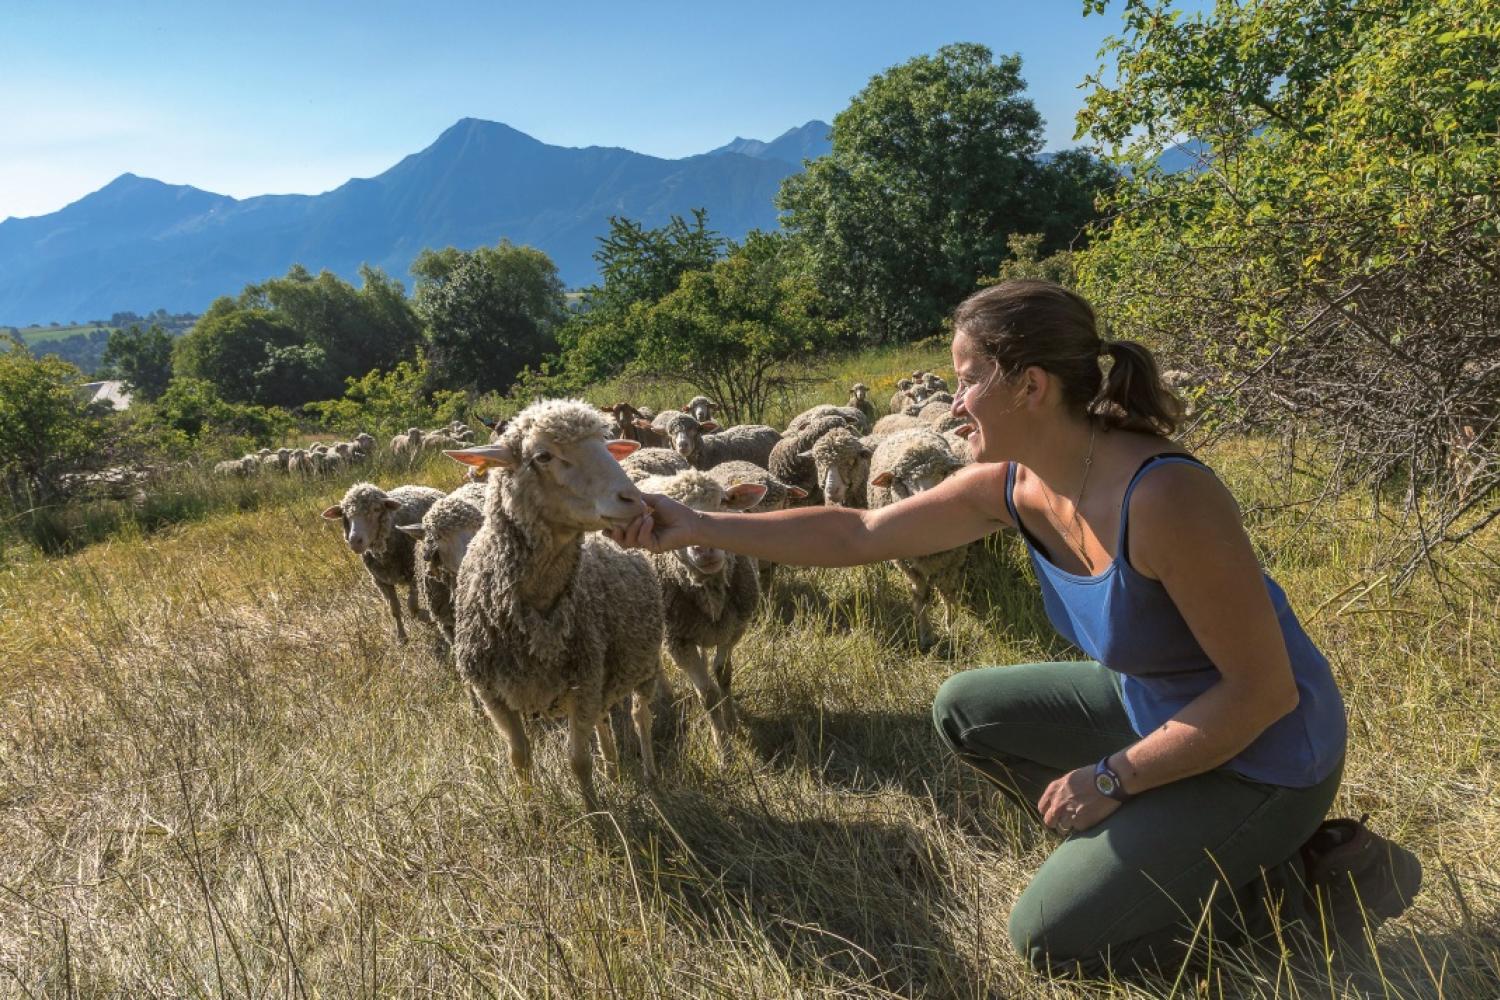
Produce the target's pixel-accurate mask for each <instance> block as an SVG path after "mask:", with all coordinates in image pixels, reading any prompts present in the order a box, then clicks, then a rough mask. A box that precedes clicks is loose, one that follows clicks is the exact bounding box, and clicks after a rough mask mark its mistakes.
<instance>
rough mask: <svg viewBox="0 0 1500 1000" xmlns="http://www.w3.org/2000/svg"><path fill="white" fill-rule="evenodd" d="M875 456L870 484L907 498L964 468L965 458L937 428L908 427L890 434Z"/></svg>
mask: <svg viewBox="0 0 1500 1000" xmlns="http://www.w3.org/2000/svg"><path fill="white" fill-rule="evenodd" d="M878 451H879V452H880V453H879V454H877V455H876V456H875V458H874V459H873V460H872V463H871V468H870V484H871V485H872V486H880V487H884V488H885V489H888V490H890V491H891V495H892V496H893V497H895V498H896V499H897V500H904V499H906V498H907V497H910V496H916V495H917V494H918V493H924V492H926V491H927V490H930V489H932V488H933V487H934V486H936V485H937V484H938V483H941V482H942V481H943V480H944V479H947V478H948V477H949V476H951V475H953V473H955V472H957V471H958V470H959V469H961V468H963V466H964V461H963V459H961V458H959V457H958V456H957V455H955V454H953V450H952V449H951V448H949V447H948V442H947V441H945V440H943V438H942V436H941V435H939V434H937V433H936V432H934V431H927V430H918V431H907V432H904V433H902V434H900V435H892V436H891V437H889V438H887V439H886V441H885V443H884V445H882V447H881V448H880V449H878Z"/></svg>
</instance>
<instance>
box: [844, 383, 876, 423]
mask: <svg viewBox="0 0 1500 1000" xmlns="http://www.w3.org/2000/svg"><path fill="white" fill-rule="evenodd" d="M845 405H846V406H850V407H853V408H854V409H856V410H858V411H859V413H860V416H862V417H863V418H864V420H863V421H861V423H862V425H863V426H862V428H861V429H862V430H864V431H865V432H868V431H869V430H870V428H871V427H874V426H875V404H874V403H872V402H870V387H869V386H867V385H865V384H864V383H863V382H856V383H854V384H853V385H851V386H850V387H849V402H848V403H846V404H845Z"/></svg>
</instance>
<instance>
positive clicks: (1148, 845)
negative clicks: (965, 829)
mask: <svg viewBox="0 0 1500 1000" xmlns="http://www.w3.org/2000/svg"><path fill="white" fill-rule="evenodd" d="M953 325H954V331H955V333H954V337H953V366H954V370H955V373H956V374H957V376H958V387H957V392H956V395H955V399H954V401H953V412H954V414H955V415H958V416H960V417H964V418H966V419H967V420H968V421H969V423H970V425H971V426H972V428H973V430H972V433H971V436H970V437H969V439H968V440H969V443H970V446H971V448H972V450H973V453H974V457H975V461H974V463H973V464H972V465H970V466H968V467H967V468H965V469H963V470H962V471H961V472H959V473H957V474H955V475H953V476H952V477H950V478H948V479H947V480H945V481H944V482H942V483H941V484H940V485H938V486H936V487H935V488H933V489H931V490H929V491H926V492H924V493H921V494H918V495H916V496H913V497H911V498H909V499H906V500H904V501H902V502H900V503H897V504H895V505H893V506H890V507H885V508H882V509H880V510H872V511H860V510H846V509H839V508H816V509H803V510H790V511H785V512H781V513H777V514H771V515H764V514H762V515H753V516H743V515H732V514H726V515H707V514H701V513H695V512H693V511H690V510H688V509H686V508H684V507H681V506H679V505H677V504H674V503H672V502H671V501H670V500H667V499H666V498H663V497H648V498H647V502H648V504H650V506H651V511H650V512H649V513H648V514H646V515H645V516H643V517H642V518H640V519H638V520H637V521H636V522H635V523H634V524H632V525H631V526H630V527H629V528H627V529H626V530H624V531H621V532H617V533H616V535H615V537H616V540H617V541H620V542H621V543H622V544H626V545H633V546H640V547H643V548H648V549H651V550H653V551H661V550H665V549H672V548H677V547H680V546H683V545H709V546H716V547H721V548H725V549H729V550H731V551H734V552H739V553H743V554H745V555H750V556H755V557H758V558H762V559H768V560H770V561H772V562H781V563H795V564H801V565H812V566H852V565H858V564H861V563H869V562H876V561H879V560H884V559H896V558H903V557H912V556H919V555H924V554H927V553H932V552H938V551H942V550H945V549H951V548H954V547H956V546H959V545H963V544H965V543H968V542H971V541H974V540H976V539H979V538H983V537H984V536H985V535H988V534H990V533H991V532H993V531H995V530H996V529H998V528H1001V527H1009V528H1015V529H1017V530H1018V531H1019V532H1020V533H1021V536H1022V538H1024V539H1025V542H1026V546H1027V549H1028V550H1029V552H1030V555H1031V559H1032V562H1033V565H1034V567H1035V569H1036V574H1037V577H1038V580H1039V581H1040V584H1041V588H1042V594H1043V599H1044V602H1045V605H1046V609H1047V613H1048V616H1049V618H1050V619H1051V621H1052V623H1053V625H1054V626H1055V627H1056V628H1057V629H1058V631H1059V632H1061V633H1062V635H1063V636H1064V637H1065V638H1067V639H1068V640H1070V641H1071V642H1073V643H1074V644H1075V645H1077V646H1078V647H1080V648H1081V649H1082V650H1083V651H1084V652H1085V653H1086V654H1087V655H1088V656H1090V657H1091V658H1092V659H1091V660H1088V661H1081V662H1066V663H1036V664H1024V665H1019V666H1008V667H991V668H985V669H979V670H970V671H967V672H965V673H961V674H959V675H957V676H955V677H952V678H950V679H949V680H948V681H947V682H946V683H945V684H944V685H943V686H942V688H941V689H940V690H939V691H938V694H937V698H936V701H935V703H934V705H933V717H934V721H935V722H936V724H937V729H938V733H939V735H940V737H941V738H942V739H943V740H944V742H945V743H947V745H948V746H949V747H950V748H951V749H952V751H953V752H954V754H955V755H957V756H958V758H959V759H960V760H963V761H964V762H965V763H968V764H970V765H972V766H973V767H975V768H977V769H978V770H979V771H980V772H981V773H983V774H984V775H985V776H987V777H988V778H990V779H991V780H993V781H994V782H995V783H996V784H997V785H999V786H1000V787H1001V788H1002V789H1003V790H1005V791H1006V792H1007V793H1008V794H1010V795H1011V796H1012V797H1013V798H1015V799H1017V800H1018V801H1021V802H1023V803H1026V804H1027V805H1029V806H1034V809H1035V814H1036V816H1037V817H1038V818H1039V819H1040V821H1041V822H1042V823H1044V824H1045V825H1046V826H1047V827H1049V828H1050V829H1052V830H1053V831H1055V832H1057V833H1058V834H1061V835H1063V836H1064V837H1065V840H1064V842H1063V843H1062V844H1061V846H1059V847H1058V848H1057V849H1056V850H1055V851H1054V852H1053V854H1052V856H1051V857H1050V858H1049V859H1048V860H1047V862H1046V863H1045V864H1044V865H1043V866H1042V867H1041V869H1040V871H1039V872H1038V873H1037V875H1036V877H1035V878H1034V879H1033V881H1032V882H1031V884H1030V885H1029V886H1028V887H1027V889H1026V891H1025V892H1024V893H1022V895H1021V897H1020V899H1019V900H1018V901H1017V903H1016V905H1015V907H1014V909H1013V910H1012V912H1011V916H1010V932H1011V940H1012V942H1013V944H1014V945H1015V947H1016V948H1017V949H1018V950H1019V951H1020V952H1021V953H1022V954H1023V955H1026V956H1027V957H1028V958H1029V959H1030V961H1031V962H1032V963H1033V965H1035V966H1036V967H1038V968H1044V969H1046V968H1050V969H1053V970H1071V969H1079V970H1081V971H1083V972H1085V973H1099V972H1102V971H1104V970H1105V969H1106V968H1107V967H1110V966H1114V967H1115V968H1117V969H1118V968H1124V969H1128V968H1129V967H1131V966H1132V965H1135V966H1151V965H1155V964H1156V963H1158V962H1163V961H1173V960H1176V959H1178V958H1180V957H1181V955H1182V954H1183V949H1184V945H1183V942H1184V940H1185V939H1186V937H1187V936H1188V935H1189V934H1190V933H1191V932H1192V927H1193V925H1194V924H1196V923H1198V922H1199V920H1200V918H1201V917H1202V915H1203V914H1204V912H1205V906H1207V907H1208V914H1209V918H1210V919H1217V920H1219V921H1222V920H1224V919H1228V918H1232V921H1231V922H1232V923H1233V924H1234V925H1235V926H1237V927H1239V928H1240V929H1241V930H1242V931H1243V930H1249V931H1250V932H1252V933H1257V932H1260V931H1262V930H1263V929H1265V928H1267V927H1268V926H1269V925H1270V924H1271V919H1270V917H1271V914H1270V913H1269V912H1268V911H1269V909H1270V908H1271V907H1269V906H1268V904H1267V900H1271V899H1277V898H1278V897H1279V903H1280V910H1281V913H1280V914H1279V916H1280V917H1281V918H1282V919H1285V918H1286V917H1288V916H1293V917H1295V916H1300V915H1303V914H1305V913H1307V912H1308V911H1309V910H1310V909H1312V907H1311V906H1310V905H1309V904H1310V903H1311V902H1312V900H1310V899H1309V898H1308V897H1307V895H1306V892H1305V891H1304V889H1303V884H1304V882H1305V881H1307V876H1311V881H1313V882H1314V883H1323V884H1325V885H1326V886H1327V895H1326V896H1325V898H1324V901H1323V903H1324V905H1323V909H1324V910H1325V911H1327V910H1329V909H1330V908H1331V909H1332V915H1333V917H1334V918H1335V919H1338V918H1339V917H1340V914H1343V917H1344V919H1342V920H1340V921H1339V926H1338V927H1337V928H1336V929H1337V930H1341V931H1344V932H1346V933H1347V934H1348V935H1349V937H1350V939H1351V940H1355V939H1357V938H1359V937H1362V936H1363V935H1362V934H1361V933H1359V931H1361V930H1362V927H1359V928H1357V927H1355V926H1354V918H1352V917H1351V916H1350V908H1351V904H1352V906H1353V909H1352V912H1353V913H1355V914H1357V913H1358V902H1356V901H1355V899H1354V895H1355V894H1354V892H1353V891H1352V890H1354V889H1357V890H1358V901H1359V902H1362V903H1363V906H1364V909H1365V910H1367V911H1370V916H1371V917H1372V918H1374V919H1377V920H1378V919H1379V918H1381V917H1383V916H1388V915H1392V914H1394V913H1397V912H1400V910H1401V909H1403V908H1404V905H1405V902H1406V901H1407V900H1409V899H1410V897H1411V895H1412V894H1413V893H1414V892H1415V891H1416V888H1417V885H1418V884H1419V882H1420V866H1418V865H1417V862H1416V859H1415V857H1414V856H1412V855H1411V854H1410V853H1409V852H1406V851H1404V850H1401V849H1400V848H1395V847H1394V846H1393V845H1391V844H1389V842H1387V841H1383V840H1381V839H1380V838H1377V837H1375V836H1374V835H1372V834H1370V833H1369V831H1368V830H1366V829H1365V828H1364V827H1363V824H1362V823H1355V822H1353V821H1349V820H1336V821H1332V822H1331V823H1323V824H1322V825H1321V827H1320V822H1321V821H1322V820H1323V817H1324V815H1325V814H1326V813H1327V811H1328V808H1329V806H1330V805H1331V804H1332V802H1333V798H1334V793H1335V792H1336V790H1337V789H1338V784H1339V776H1340V773H1341V770H1342V766H1343V756H1344V743H1345V723H1344V709H1343V704H1342V702H1341V700H1340V698H1339V693H1338V689H1337V687H1336V686H1335V684H1334V680H1333V676H1332V673H1331V672H1330V670H1329V667H1328V662H1327V660H1326V659H1325V658H1324V657H1323V656H1322V654H1321V653H1319V652H1318V650H1317V649H1316V648H1315V647H1314V646H1313V644H1312V643H1311V641H1310V640H1309V639H1308V637H1307V635H1306V633H1304V632H1303V630H1302V628H1301V626H1300V625H1299V624H1298V622H1297V619H1296V617H1295V616H1294V615H1293V614H1292V612H1291V610H1290V609H1289V608H1288V606H1287V602H1286V597H1285V595H1284V594H1283V593H1282V591H1281V589H1280V588H1279V587H1278V586H1277V585H1276V584H1275V583H1274V582H1273V581H1272V580H1271V579H1270V578H1269V577H1267V576H1266V575H1265V574H1264V573H1263V572H1262V570H1261V569H1260V566H1259V564H1258V562H1257V560H1256V556H1255V552H1254V550H1253V549H1252V548H1251V545H1250V542H1249V539H1248V538H1247V537H1246V535H1245V531H1244V529H1243V527H1242V526H1241V523H1240V518H1239V511H1238V509H1237V507H1236V506H1235V503H1234V500H1233V498H1231V497H1230V495H1229V493H1228V492H1227V491H1226V490H1225V488H1224V486H1223V485H1222V484H1221V483H1220V482H1219V480H1218V479H1217V478H1216V477H1215V476H1214V475H1213V473H1212V472H1210V471H1209V470H1208V469H1207V468H1206V467H1205V466H1204V465H1202V464H1201V463H1200V462H1198V461H1197V460H1196V459H1194V458H1193V457H1192V456H1190V455H1188V454H1187V452H1185V451H1183V450H1182V449H1181V448H1180V447H1179V446H1177V445H1176V444H1174V443H1173V442H1172V441H1170V440H1169V438H1168V435H1170V434H1171V433H1172V432H1173V430H1174V429H1175V426H1176V422H1177V420H1178V418H1179V415H1180V408H1179V404H1178V403H1177V401H1176V400H1175V398H1174V397H1172V396H1171V394H1170V393H1168V392H1167V391H1166V390H1165V389H1164V388H1163V386H1162V385H1161V382H1160V380H1159V377H1158V374H1157V369H1156V365H1155V362H1154V361H1153V360H1152V357H1151V355H1150V353H1149V352H1148V351H1147V350H1146V349H1145V348H1144V347H1141V346H1140V345H1138V344H1133V343H1124V342H1118V341H1101V340H1100V338H1099V336H1098V333H1097V330H1096V327H1095V321H1094V315H1093V311H1092V310H1091V309H1090V307H1089V305H1088V304H1087V303H1086V302H1085V301H1084V300H1083V299H1082V298H1080V297H1079V296H1077V295H1076V294H1074V293H1072V292H1070V291H1068V290H1067V289H1064V288H1062V287H1061V286H1058V285H1054V284H1051V283H1048V282H1042V281H1012V282H1007V283H1004V284H1000V285H995V286H993V287H990V288H987V289H984V290H982V291H980V292H978V293H976V294H974V295H973V296H971V297H970V298H969V299H968V300H967V301H965V302H964V303H963V304H962V305H961V306H959V308H958V310H957V312H956V313H955V314H954V324H953ZM1102 355H1107V356H1108V357H1109V358H1110V359H1112V361H1113V364H1112V365H1110V366H1109V368H1108V372H1107V374H1105V373H1104V372H1103V371H1102V370H1101V365H1100V357H1101V356H1102ZM1315 833H1316V836H1314V834H1315ZM1299 849H1302V850H1301V852H1300V853H1299ZM1351 873H1352V875H1353V880H1352V882H1351V879H1350V875H1351ZM1262 874H1264V878H1262ZM1336 874H1337V875H1338V877H1335V875H1336ZM1267 885H1269V886H1271V887H1273V888H1275V889H1277V890H1279V891H1278V892H1277V893H1273V894H1270V895H1267V894H1265V891H1264V889H1265V886H1267ZM1185 927H1186V929H1185ZM1230 931H1232V928H1231V927H1227V926H1225V925H1224V924H1223V923H1222V922H1219V923H1216V924H1215V925H1214V926H1213V928H1212V931H1211V934H1212V938H1213V939H1216V940H1223V939H1224V938H1225V937H1226V936H1228V935H1227V933H1226V932H1230ZM1209 933H1210V932H1209V931H1208V928H1206V927H1200V939H1202V940H1207V939H1209Z"/></svg>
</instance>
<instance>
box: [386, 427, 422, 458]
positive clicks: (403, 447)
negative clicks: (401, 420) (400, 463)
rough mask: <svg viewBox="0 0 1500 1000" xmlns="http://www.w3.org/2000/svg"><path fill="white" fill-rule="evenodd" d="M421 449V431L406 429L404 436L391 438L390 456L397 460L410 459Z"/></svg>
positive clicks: (414, 428)
mask: <svg viewBox="0 0 1500 1000" xmlns="http://www.w3.org/2000/svg"><path fill="white" fill-rule="evenodd" d="M421 448H422V429H421V428H420V427H408V428H407V429H406V433H405V434H397V435H396V436H395V437H393V438H391V454H392V455H395V456H396V457H397V458H408V459H409V458H412V457H414V456H415V455H416V454H417V452H418V451H420V450H421Z"/></svg>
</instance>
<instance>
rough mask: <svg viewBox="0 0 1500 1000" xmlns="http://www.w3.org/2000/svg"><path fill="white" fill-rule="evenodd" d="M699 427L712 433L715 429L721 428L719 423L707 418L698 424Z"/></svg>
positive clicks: (704, 431) (706, 432)
mask: <svg viewBox="0 0 1500 1000" xmlns="http://www.w3.org/2000/svg"><path fill="white" fill-rule="evenodd" d="M698 429H699V430H700V431H702V432H703V433H705V434H712V433H713V432H714V431H716V430H718V429H719V425H718V424H716V423H714V422H713V421H712V420H705V421H703V422H702V423H701V424H699V425H698Z"/></svg>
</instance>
